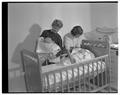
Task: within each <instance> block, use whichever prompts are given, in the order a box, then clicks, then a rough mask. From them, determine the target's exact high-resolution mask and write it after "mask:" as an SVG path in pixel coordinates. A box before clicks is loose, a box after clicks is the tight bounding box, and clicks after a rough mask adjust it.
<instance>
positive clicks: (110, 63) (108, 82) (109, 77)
mask: <svg viewBox="0 0 120 95" xmlns="http://www.w3.org/2000/svg"><path fill="white" fill-rule="evenodd" d="M110 57H111V56H110V54H109V68H108V69H109V77H108V79H109V81H108V83H109V92H111V58H110Z"/></svg>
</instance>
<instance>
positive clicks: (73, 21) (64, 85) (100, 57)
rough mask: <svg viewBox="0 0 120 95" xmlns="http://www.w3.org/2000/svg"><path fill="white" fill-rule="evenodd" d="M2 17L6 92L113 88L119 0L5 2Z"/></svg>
mask: <svg viewBox="0 0 120 95" xmlns="http://www.w3.org/2000/svg"><path fill="white" fill-rule="evenodd" d="M4 3H5V2H2V4H3V5H4ZM3 11H4V10H3ZM7 18H8V23H7V25H8V26H7V30H8V92H9V93H118V1H93V2H92V1H86V2H85V1H84V2H80V1H79V2H74V1H73V2H60V1H59V2H8V3H7ZM2 22H4V20H2ZM2 32H3V31H2ZM4 32H5V31H4ZM2 64H3V63H2ZM4 64H5V63H4ZM2 74H4V73H3V72H2Z"/></svg>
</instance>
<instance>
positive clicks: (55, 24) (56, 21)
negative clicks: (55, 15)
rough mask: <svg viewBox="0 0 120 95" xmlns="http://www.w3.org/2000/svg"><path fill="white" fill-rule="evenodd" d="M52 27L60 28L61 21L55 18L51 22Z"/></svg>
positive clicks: (61, 25)
mask: <svg viewBox="0 0 120 95" xmlns="http://www.w3.org/2000/svg"><path fill="white" fill-rule="evenodd" d="M52 27H59V28H62V27H63V23H62V21H61V20H58V19H55V20H54V21H53V23H52Z"/></svg>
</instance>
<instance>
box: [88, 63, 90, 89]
mask: <svg viewBox="0 0 120 95" xmlns="http://www.w3.org/2000/svg"><path fill="white" fill-rule="evenodd" d="M89 84H90V75H89V64H88V91H89V88H90V86H89Z"/></svg>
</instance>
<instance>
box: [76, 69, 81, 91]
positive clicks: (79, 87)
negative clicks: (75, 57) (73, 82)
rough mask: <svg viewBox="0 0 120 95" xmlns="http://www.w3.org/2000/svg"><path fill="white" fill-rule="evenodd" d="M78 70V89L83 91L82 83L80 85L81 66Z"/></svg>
mask: <svg viewBox="0 0 120 95" xmlns="http://www.w3.org/2000/svg"><path fill="white" fill-rule="evenodd" d="M77 70H78V91H79V92H80V91H81V85H80V71H79V67H78V68H77Z"/></svg>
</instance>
